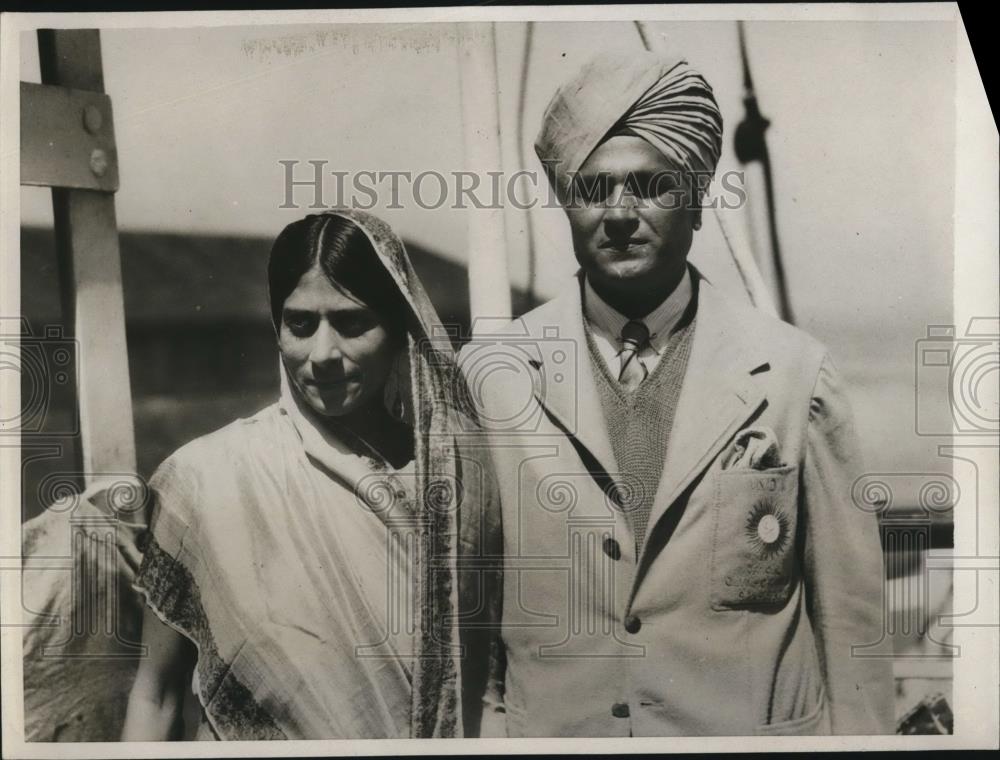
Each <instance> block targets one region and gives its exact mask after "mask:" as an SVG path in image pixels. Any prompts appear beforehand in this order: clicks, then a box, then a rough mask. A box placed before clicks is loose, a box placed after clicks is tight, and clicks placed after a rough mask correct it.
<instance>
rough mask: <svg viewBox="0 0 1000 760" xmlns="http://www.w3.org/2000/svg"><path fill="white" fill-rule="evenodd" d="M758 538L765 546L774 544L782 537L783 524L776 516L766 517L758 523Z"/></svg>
mask: <svg viewBox="0 0 1000 760" xmlns="http://www.w3.org/2000/svg"><path fill="white" fill-rule="evenodd" d="M757 536H758V537H759V538H760V540H761V541H763V542H764V543H765V544H773V543H774V542H775V541H777V540H778V539H779V538H780V537H781V523H779V522H778V518H777V517H775V516H774V515H764V516H763V517H762V518H760V522H759V523H757Z"/></svg>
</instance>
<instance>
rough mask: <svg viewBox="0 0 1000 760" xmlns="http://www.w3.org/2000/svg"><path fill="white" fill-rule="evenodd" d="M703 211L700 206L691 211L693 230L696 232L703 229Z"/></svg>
mask: <svg viewBox="0 0 1000 760" xmlns="http://www.w3.org/2000/svg"><path fill="white" fill-rule="evenodd" d="M701 210H702V207H701V206H700V205H698V206H695V207H694V208H693V209H691V229H693V230H695V231H697V230H700V229H701Z"/></svg>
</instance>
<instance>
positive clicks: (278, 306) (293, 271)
mask: <svg viewBox="0 0 1000 760" xmlns="http://www.w3.org/2000/svg"><path fill="white" fill-rule="evenodd" d="M316 266H318V267H319V268H320V270H321V271H322V272H323V274H324V275H326V278H327V279H328V280H329V281H330V282H331V283H333V284H334V285H336V286H337V287H339V288H341V289H343V290H346V291H347V292H348V293H350V294H351V295H352V296H354V297H355V298H357V299H359V300H361V301H363V302H364V303H365V304H366V305H367V306H368V307H369V308H371V309H372V311H374V312H375V313H376V314H377V315H378V317H379V319H380V320H381V322H382V323H383V324H384V325H385V327H386V330H387V331H388V332H389V335H390V336H391V337H392V338H393V339H395V340H399V341H402V340H403V337H404V336H405V335H406V326H407V321H408V319H407V315H408V314H409V307H408V305H407V303H406V301H405V299H404V298H403V296H402V294H401V293H400V292H399V287H398V286H397V285H396V283H395V281H394V280H393V279H392V276H391V275H390V274H389V273H388V272H387V271H386V268H385V267H384V266H383V265H382V262H380V261H379V260H378V255H377V254H376V253H375V249H374V248H372V245H371V242H370V241H369V240H368V237H367V236H366V235H365V233H364V231H363V230H362V229H361V228H360V227H359V226H358V225H357V224H355V223H354V222H353V221H351V220H350V219H347V218H345V217H343V216H334V215H332V214H310V215H309V216H307V217H306V218H305V219H300V220H299V221H297V222H292V223H291V224H289V225H288V226H287V227H285V229H283V230H282V231H281V234H280V235H278V237H277V239H276V240H275V241H274V245H273V246H272V247H271V258H270V259H269V260H268V263H267V289H268V297H269V299H270V302H271V321H272V322H273V323H274V329H275V331H276V332H280V331H281V312H282V309H283V307H284V305H285V301H286V300H287V299H288V296H290V295H291V294H292V291H293V290H295V288H296V287H297V286H298V284H299V280H300V279H302V275H304V274H305V273H306V272H308V271H309V270H311V269H312V268H313V267H316Z"/></svg>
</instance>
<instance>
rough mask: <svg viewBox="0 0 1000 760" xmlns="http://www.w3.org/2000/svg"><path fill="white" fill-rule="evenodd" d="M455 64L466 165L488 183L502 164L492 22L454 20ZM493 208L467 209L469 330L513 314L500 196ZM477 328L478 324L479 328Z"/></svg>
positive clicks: (484, 326)
mask: <svg viewBox="0 0 1000 760" xmlns="http://www.w3.org/2000/svg"><path fill="white" fill-rule="evenodd" d="M458 69H459V77H460V80H459V81H460V85H461V102H462V131H463V139H464V145H465V165H466V169H467V170H468V171H472V172H476V173H477V174H478V175H479V176H480V177H481V178H482V179H483V180H486V181H485V182H484V183H483V184H485V185H486V186H487V187H489V186H490V181H489V180H488V179H487V174H486V172H488V171H495V172H499V171H501V170H502V168H503V162H502V158H501V153H500V114H499V108H498V106H497V94H498V89H499V85H498V80H497V57H496V32H495V29H494V25H493V24H491V23H461V24H458ZM492 200H495V201H496V203H497V204H498V205H497V206H496V207H491V208H483V209H479V208H472V209H470V210H469V213H468V220H469V221H468V228H467V229H468V232H467V235H468V238H467V240H468V243H467V246H466V247H467V250H468V261H469V307H470V312H471V317H472V326H473V333H476V332H482V331H483V330H484V329H486V330H489V325H490V324H493V325H495V324H496V322H497V321H507V320H509V319H510V316H511V299H510V278H509V276H508V273H507V238H506V230H505V228H504V210H503V205H502V203H503V200H504V199H503V198H495V199H492ZM477 328H478V329H477Z"/></svg>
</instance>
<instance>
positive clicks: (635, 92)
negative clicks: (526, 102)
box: [535, 50, 722, 195]
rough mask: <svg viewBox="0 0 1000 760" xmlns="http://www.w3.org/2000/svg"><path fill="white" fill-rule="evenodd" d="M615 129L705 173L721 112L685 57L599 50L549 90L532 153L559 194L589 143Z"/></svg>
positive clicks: (713, 157) (717, 143) (717, 145)
mask: <svg viewBox="0 0 1000 760" xmlns="http://www.w3.org/2000/svg"><path fill="white" fill-rule="evenodd" d="M621 134H627V135H633V136H635V137H641V138H642V139H643V140H645V141H646V142H648V143H649V144H650V145H652V146H653V147H654V148H656V149H657V150H658V151H660V153H662V154H663V155H664V156H665V157H666V158H667V160H669V161H670V162H671V164H673V165H674V167H675V168H677V169H680V170H682V171H693V172H704V173H707V174H708V175H709V176H711V175H712V174H714V172H715V166H716V164H717V163H718V161H719V154H720V153H721V151H722V114H721V113H720V112H719V106H718V104H717V103H716V102H715V96H714V95H713V94H712V88H711V86H710V85H709V84H708V82H706V81H705V79H704V77H702V75H701V74H699V73H698V72H697V71H695V70H694V69H693V68H692V67H691V66H689V65H688V63H687V61H685V60H684V59H682V58H677V57H674V58H665V57H663V56H661V55H658V54H656V53H651V52H649V51H645V50H642V51H635V52H630V53H602V54H600V55H597V56H595V57H594V58H592V59H590V60H589V61H588V62H587V63H586V64H584V66H583V68H581V69H580V70H579V71H578V72H577V73H576V74H575V75H574V76H573V77H572V78H571V79H570V80H569V81H568V82H566V83H565V84H564V85H563V86H562V87H560V88H559V89H558V90H557V91H556V94H555V95H554V96H553V97H552V100H551V101H550V102H549V106H548V108H547V109H546V110H545V116H544V118H543V120H542V129H541V131H540V132H539V133H538V137H537V138H536V140H535V153H537V154H538V157H539V158H540V159H541V161H542V163H543V164H544V165H545V169H546V172H548V175H549V179H550V181H552V183H553V185H554V186H555V188H556V190H557V192H559V193H562V194H563V195H565V194H566V192H567V191H568V189H569V185H570V183H571V181H572V177H573V176H574V174H575V173H576V172H577V171H579V169H580V167H581V166H582V165H583V163H584V162H585V161H586V160H587V157H588V156H590V154H591V153H592V152H593V150H594V148H596V147H597V146H598V145H600V144H601V142H603V141H604V140H606V139H607V138H609V137H611V136H614V135H621Z"/></svg>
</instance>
